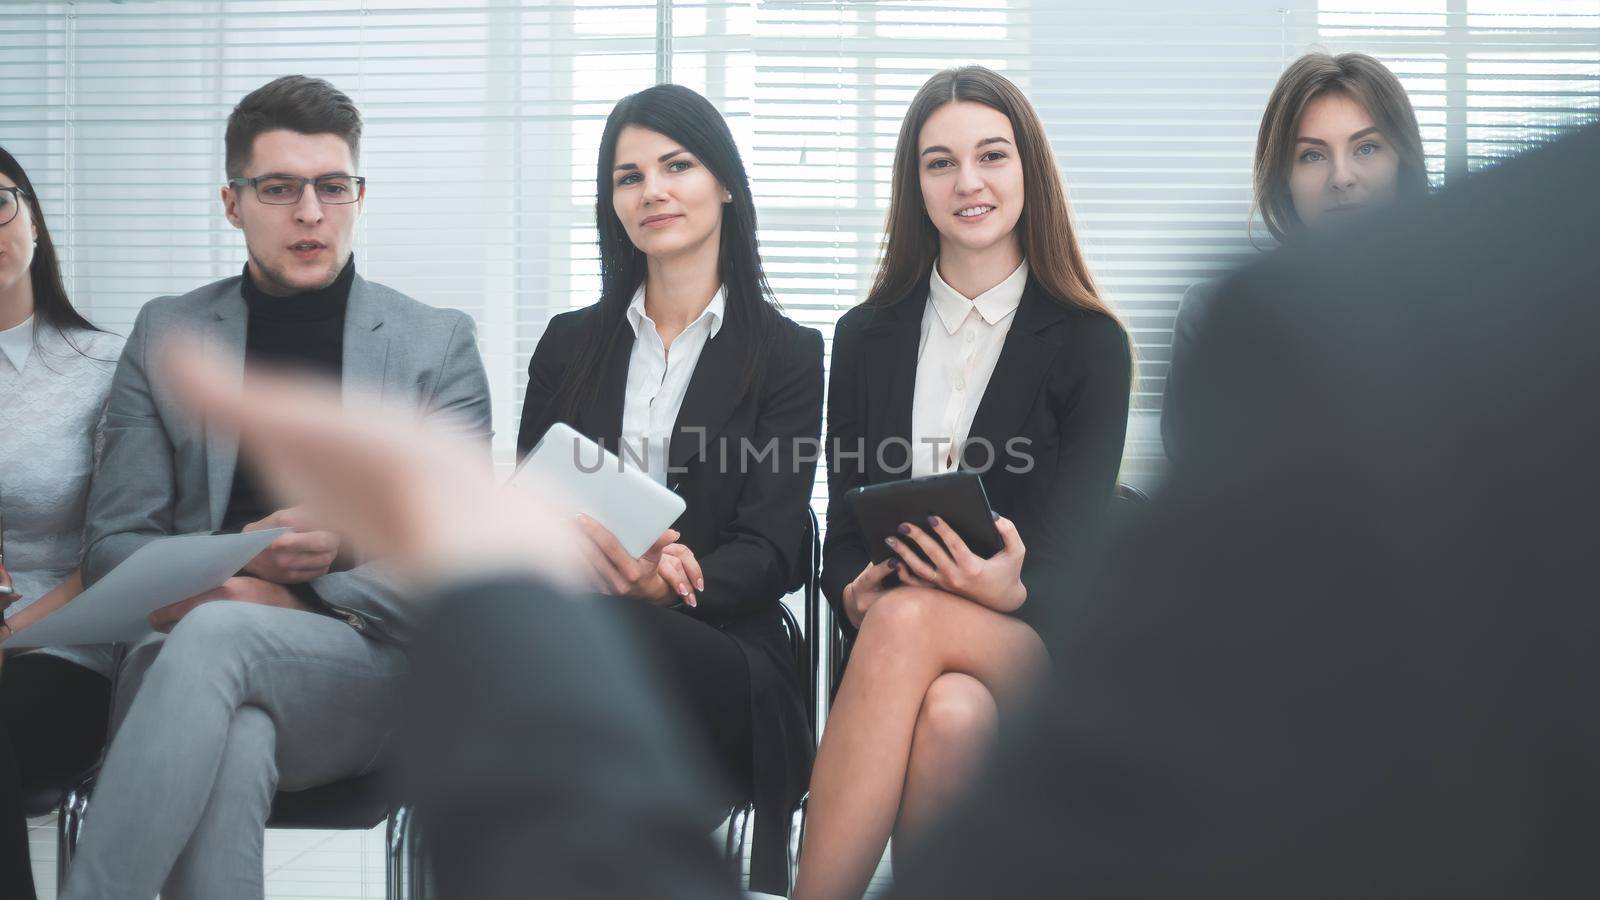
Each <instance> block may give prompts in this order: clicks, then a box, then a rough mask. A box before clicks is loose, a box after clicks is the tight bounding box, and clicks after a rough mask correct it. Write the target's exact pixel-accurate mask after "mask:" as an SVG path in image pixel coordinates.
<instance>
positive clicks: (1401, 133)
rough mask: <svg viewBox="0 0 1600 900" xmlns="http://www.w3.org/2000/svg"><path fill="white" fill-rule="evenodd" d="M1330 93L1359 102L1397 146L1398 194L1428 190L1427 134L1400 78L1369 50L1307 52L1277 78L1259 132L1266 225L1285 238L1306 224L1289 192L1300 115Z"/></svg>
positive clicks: (1259, 185)
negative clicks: (1424, 148) (1424, 140)
mask: <svg viewBox="0 0 1600 900" xmlns="http://www.w3.org/2000/svg"><path fill="white" fill-rule="evenodd" d="M1329 93H1337V94H1344V95H1345V96H1347V97H1350V98H1351V99H1353V100H1355V101H1356V102H1357V103H1360V104H1361V105H1362V107H1364V108H1365V109H1366V111H1367V115H1369V116H1371V117H1372V122H1373V124H1374V125H1377V126H1378V131H1379V132H1381V133H1382V134H1383V136H1384V137H1385V138H1386V139H1388V141H1389V143H1391V144H1393V145H1394V148H1395V152H1396V153H1397V154H1398V155H1399V157H1400V168H1399V171H1398V172H1397V173H1396V176H1395V177H1396V183H1395V187H1396V193H1397V194H1398V195H1399V196H1401V197H1418V196H1421V195H1423V194H1426V193H1427V192H1428V167H1427V163H1426V161H1424V159H1423V154H1422V133H1421V130H1420V129H1419V128H1418V127H1417V114H1416V111H1415V110H1413V109H1412V108H1411V98H1410V97H1408V96H1406V89H1405V88H1404V87H1402V86H1401V84H1400V79H1398V78H1396V77H1394V73H1393V72H1391V71H1389V69H1388V67H1387V66H1385V65H1384V64H1383V63H1381V62H1379V61H1378V60H1376V59H1374V58H1373V57H1371V56H1368V55H1366V54H1365V53H1341V54H1339V55H1338V56H1331V55H1329V54H1327V53H1320V52H1313V53H1307V54H1306V55H1305V56H1302V57H1300V58H1299V59H1297V60H1295V61H1294V62H1292V63H1290V64H1289V67H1288V68H1287V69H1284V70H1283V74H1282V75H1280V76H1279V77H1278V83H1277V85H1276V86H1274V87H1273V89H1272V96H1271V97H1269V98H1268V99H1267V109H1266V112H1265V113H1263V114H1262V116H1261V129H1260V131H1259V132H1258V133H1257V134H1256V158H1255V173H1254V174H1255V192H1256V207H1257V208H1258V209H1260V210H1261V219H1262V221H1263V222H1265V223H1266V225H1267V230H1268V231H1270V232H1272V236H1273V237H1274V238H1276V239H1278V240H1279V241H1280V242H1281V241H1285V240H1288V239H1290V238H1292V237H1294V236H1295V235H1298V234H1299V233H1300V232H1301V231H1302V230H1304V228H1305V225H1304V224H1303V223H1302V222H1301V221H1300V216H1299V214H1298V213H1296V212H1295V211H1294V199H1293V198H1292V197H1291V196H1290V195H1289V169H1290V168H1291V166H1292V165H1293V162H1294V148H1295V139H1296V135H1295V132H1296V130H1297V129H1298V128H1299V126H1300V114H1301V113H1303V112H1305V109H1306V105H1307V104H1309V103H1310V102H1311V101H1312V100H1314V99H1316V98H1317V97H1320V96H1322V95H1323V94H1329Z"/></svg>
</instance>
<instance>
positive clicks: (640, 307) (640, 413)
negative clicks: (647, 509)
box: [622, 284, 727, 484]
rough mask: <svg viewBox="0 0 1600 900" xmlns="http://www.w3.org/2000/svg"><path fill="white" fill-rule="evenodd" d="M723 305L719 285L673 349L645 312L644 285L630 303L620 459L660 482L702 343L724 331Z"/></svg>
mask: <svg viewBox="0 0 1600 900" xmlns="http://www.w3.org/2000/svg"><path fill="white" fill-rule="evenodd" d="M726 304H727V301H726V299H725V293H724V291H723V289H722V288H717V292H716V293H715V294H713V295H712V297H711V302H710V304H709V305H707V306H706V308H705V311H703V312H702V313H700V316H699V318H696V319H695V320H694V321H693V322H690V323H689V326H688V327H687V328H685V329H683V331H682V332H680V333H679V334H678V336H677V337H675V338H673V339H672V346H671V347H667V346H665V345H664V344H662V342H661V335H659V334H657V333H656V323H655V322H654V321H652V320H651V319H650V316H649V315H647V314H646V313H645V311H644V285H642V284H641V285H639V290H638V291H637V292H636V293H635V294H634V295H633V302H632V303H630V304H628V325H629V326H631V327H632V328H633V334H634V341H633V353H632V355H631V356H630V357H629V360H628V385H627V391H626V393H625V394H624V399H623V403H622V445H623V453H622V458H623V459H624V460H625V461H627V462H628V463H630V464H635V463H640V462H642V463H643V469H644V470H645V472H647V473H648V474H649V475H650V476H651V477H652V478H654V479H655V480H657V481H659V482H661V483H662V484H666V482H667V450H668V448H669V447H670V446H671V445H672V428H673V426H674V425H676V424H677V421H678V412H679V410H681V409H683V398H684V396H685V395H687V394H688V393H689V379H691V378H693V377H694V367H695V366H696V365H697V364H698V363H699V362H700V353H701V351H703V350H705V347H706V342H707V341H710V340H711V339H712V338H714V337H716V336H717V332H718V331H721V330H722V321H723V316H724V313H725V311H726Z"/></svg>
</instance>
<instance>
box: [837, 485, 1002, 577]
mask: <svg viewBox="0 0 1600 900" xmlns="http://www.w3.org/2000/svg"><path fill="white" fill-rule="evenodd" d="M845 499H846V500H848V501H849V502H850V505H851V508H853V509H854V510H855V513H856V521H857V522H859V523H860V525H861V534H862V535H863V536H864V537H865V538H866V541H867V552H868V553H869V554H871V557H872V561H873V562H874V563H880V562H883V561H884V560H885V559H888V558H889V557H890V556H893V555H895V554H894V551H893V550H890V549H889V545H888V544H885V543H884V542H883V540H884V538H887V537H898V536H899V534H900V523H902V522H910V523H911V524H913V525H916V526H917V527H919V528H921V529H922V530H923V531H928V530H929V528H928V517H929V516H938V517H939V518H941V519H943V520H945V522H946V523H948V524H949V525H950V527H951V528H953V529H955V532H956V534H958V535H960V536H961V540H963V541H965V542H966V545H967V549H968V550H971V551H972V552H973V553H975V554H977V555H978V556H981V557H983V558H984V559H988V558H989V557H991V556H993V555H995V554H996V553H999V552H1000V551H1001V550H1003V549H1005V542H1004V541H1003V540H1001V538H1000V529H998V528H996V527H995V526H994V514H993V513H992V512H990V510H989V497H988V495H987V494H985V493H984V492H983V481H982V480H980V479H979V478H978V476H977V474H976V473H973V472H950V473H947V474H945V475H929V476H927V477H925V478H908V479H905V480H904V481H890V482H886V483H884V484H874V485H868V486H866V487H858V488H856V489H854V490H852V491H851V492H850V493H848V494H846V495H845ZM935 538H937V535H935ZM911 546H912V549H913V550H916V551H917V555H919V556H922V557H923V559H927V555H926V554H924V553H923V552H922V551H921V549H920V548H918V547H917V546H916V545H915V544H912V545H911Z"/></svg>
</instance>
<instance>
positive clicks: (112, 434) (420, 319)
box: [83, 275, 492, 641]
mask: <svg viewBox="0 0 1600 900" xmlns="http://www.w3.org/2000/svg"><path fill="white" fill-rule="evenodd" d="M242 281H243V278H242V276H235V277H233V278H225V279H223V280H222V281H218V282H215V283H213V284H208V285H206V286H205V287H202V288H198V289H196V290H193V291H190V292H189V293H187V294H184V295H183V296H181V297H160V298H157V299H155V300H152V301H150V302H149V303H147V304H145V306H144V308H143V309H142V310H140V311H139V318H138V320H137V321H135V322H134V326H133V333H132V334H131V335H130V336H129V337H128V343H127V346H126V347H125V348H124V350H123V353H122V359H121V361H120V362H119V363H118V365H117V372H116V375H115V377H114V378H113V379H112V383H111V397H110V400H109V401H108V403H107V407H106V425H105V452H104V455H103V456H102V458H101V461H100V468H99V470H98V471H97V473H96V475H95V479H94V484H93V487H92V488H91V490H90V492H89V508H88V521H87V525H86V529H85V535H84V558H83V581H84V584H85V586H87V585H92V584H94V583H95V582H96V581H98V580H99V579H100V578H101V577H103V576H104V575H105V574H106V573H107V572H109V571H111V569H112V568H114V567H115V566H117V565H118V564H119V563H121V562H122V561H123V560H124V559H127V558H128V556H129V555H130V554H132V553H133V551H135V550H137V549H139V548H140V547H142V546H143V545H145V544H146V543H149V542H150V541H152V540H155V539H156V538H159V537H164V536H166V535H175V534H195V533H207V532H211V531H215V530H217V529H218V528H220V527H221V525H222V517H223V515H224V513H225V512H226V510H227V508H228V497H229V494H231V493H232V490H233V475H234V468H235V465H236V463H237V460H238V445H237V439H236V437H235V436H234V435H232V434H230V433H228V432H227V431H226V430H224V429H222V428H220V427H217V426H212V425H202V424H201V423H199V422H197V421H196V420H195V418H194V417H193V416H191V415H189V414H188V413H187V412H185V411H184V410H183V409H181V408H179V406H178V404H177V401H176V398H175V397H174V395H173V391H172V388H171V385H170V384H168V382H167V377H166V375H165V373H164V372H162V370H161V367H160V366H159V365H155V362H156V360H155V359H154V358H153V356H152V354H153V353H157V352H159V347H160V343H161V341H162V339H164V338H168V337H171V336H173V335H175V334H185V335H189V336H193V337H199V338H200V339H201V340H202V341H203V342H204V343H205V344H206V345H207V346H208V347H211V348H217V349H222V350H228V351H231V352H232V357H233V358H236V362H237V365H239V366H240V370H239V371H240V373H241V377H242V371H243V355H244V347H245V326H246V324H247V321H248V315H247V313H246V309H245V303H244V296H243V294H241V293H240V285H241V283H242ZM343 386H344V390H345V395H346V397H347V398H348V397H350V396H351V393H352V392H363V395H365V396H370V395H372V394H375V393H381V395H382V397H383V398H384V399H385V400H390V401H403V402H409V403H413V404H415V405H416V406H417V407H419V408H420V409H422V410H423V411H424V412H425V414H426V416H427V419H428V421H429V422H430V423H433V424H436V425H437V426H438V427H441V428H448V429H450V430H453V431H456V432H458V433H462V434H465V435H468V436H471V437H474V438H477V439H479V440H481V441H482V442H483V447H484V461H485V465H487V464H488V446H489V437H490V435H491V433H492V432H491V425H490V415H489V382H488V378H487V376H486V375H485V374H484V370H483V360H482V358H481V357H480V356H479V355H478V345H477V339H476V330H475V328H474V326H473V322H472V319H471V318H470V317H468V316H467V315H466V314H465V313H462V312H460V311H458V310H451V309H435V308H434V307H431V306H427V305H426V304H423V303H419V302H417V301H416V300H413V299H411V298H410V297H407V296H405V295H404V294H401V293H399V292H398V291H395V290H392V289H390V288H387V287H384V286H383V285H381V284H373V283H372V282H369V281H366V280H364V279H362V278H361V277H360V276H359V275H358V276H356V279H355V282H354V284H352V285H351V286H350V300H349V305H348V306H347V307H346V310H345V323H344V374H343ZM311 586H312V587H313V588H314V589H315V590H316V592H317V595H318V596H320V597H321V598H322V599H323V600H324V601H326V602H327V604H328V605H329V606H331V607H333V609H334V611H335V612H338V613H339V614H340V615H342V616H344V617H345V619H346V620H347V621H349V622H350V624H351V626H352V627H354V628H356V629H357V630H358V631H361V632H363V633H364V634H367V635H369V636H372V637H376V638H380V639H385V640H390V641H405V640H406V639H407V638H409V636H410V634H411V631H412V630H413V629H414V628H415V627H416V623H417V621H418V615H419V610H418V609H417V607H416V606H415V601H414V600H413V598H411V597H408V596H405V595H403V594H402V593H400V592H399V591H396V590H395V589H394V588H393V587H392V586H391V585H390V583H389V582H388V580H387V579H385V578H384V577H383V576H381V575H380V574H379V573H377V572H375V571H373V569H372V568H371V567H370V566H366V565H363V566H359V567H357V568H355V569H351V570H349V571H345V572H333V573H330V574H327V575H324V576H322V577H320V578H317V579H316V580H314V581H312V582H311Z"/></svg>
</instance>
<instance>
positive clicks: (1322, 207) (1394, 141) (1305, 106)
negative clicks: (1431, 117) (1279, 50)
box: [1161, 52, 1428, 462]
mask: <svg viewBox="0 0 1600 900" xmlns="http://www.w3.org/2000/svg"><path fill="white" fill-rule="evenodd" d="M1254 173H1255V178H1254V182H1255V207H1256V209H1257V210H1258V211H1260V213H1261V219H1262V221H1263V222H1264V223H1265V224H1266V226H1267V231H1269V232H1271V234H1272V237H1273V238H1275V239H1276V240H1277V241H1278V242H1279V243H1282V244H1296V243H1301V242H1303V241H1306V240H1311V239H1314V238H1315V235H1317V234H1318V233H1321V232H1324V231H1326V230H1328V229H1329V228H1336V227H1339V226H1340V225H1342V224H1348V223H1351V222H1355V221H1358V220H1360V219H1363V218H1365V217H1367V216H1370V215H1372V214H1374V213H1377V214H1379V215H1381V214H1382V211H1383V210H1384V209H1385V208H1387V207H1388V206H1389V205H1390V204H1392V203H1394V202H1395V201H1396V200H1404V199H1407V198H1413V197H1421V196H1423V195H1425V194H1427V192H1428V169H1427V163H1426V161H1425V160H1424V158H1423V152H1422V132H1421V130H1420V129H1419V128H1418V127H1417V114H1416V112H1415V111H1414V110H1413V109H1412V108H1411V100H1410V98H1409V97H1407V96H1406V89H1405V88H1404V87H1402V86H1401V84H1400V79H1398V78H1396V77H1395V76H1394V73H1393V72H1391V71H1389V69H1388V68H1387V67H1386V66H1384V64H1383V63H1381V62H1379V61H1378V60H1376V59H1374V58H1372V57H1370V56H1368V55H1366V54H1365V53H1341V54H1339V55H1338V56H1330V55H1328V54H1327V53H1320V52H1319V53H1307V54H1306V55H1305V56H1302V57H1300V58H1299V59H1297V60H1295V61H1294V62H1293V63H1290V64H1289V67H1288V68H1287V69H1284V70H1283V74H1282V75H1281V76H1279V78H1278V83H1277V85H1276V86H1275V87H1273V89H1272V95H1271V96H1270V97H1269V98H1268V99H1267V108H1266V111H1265V112H1264V113H1263V114H1262V116H1261V128H1260V130H1259V132H1257V134H1256V155H1255V165H1254ZM1215 298H1216V294H1215V285H1214V284H1213V283H1211V282H1199V283H1196V284H1193V285H1190V287H1189V290H1187V291H1186V292H1184V295H1183V301H1182V303H1181V304H1180V305H1179V307H1178V317H1177V320H1176V321H1175V322H1174V323H1173V327H1172V362H1171V365H1170V366H1169V367H1168V369H1167V387H1166V392H1165V396H1164V397H1163V400H1162V406H1161V409H1162V415H1161V436H1162V441H1163V443H1164V444H1165V446H1166V450H1167V456H1168V458H1170V459H1171V460H1173V461H1174V462H1182V460H1183V452H1184V449H1183V443H1184V437H1183V435H1184V433H1185V432H1186V431H1187V430H1188V425H1187V422H1186V417H1187V415H1188V409H1187V407H1186V405H1185V401H1184V398H1183V387H1184V383H1185V381H1184V378H1185V376H1184V370H1185V368H1186V366H1187V364H1188V362H1189V359H1190V356H1191V354H1193V352H1194V344H1195V341H1196V336H1197V334H1198V333H1199V330H1200V323H1201V322H1203V321H1204V320H1205V317H1206V315H1207V314H1208V313H1209V311H1210V309H1211V307H1212V305H1213V303H1214V301H1215Z"/></svg>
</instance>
